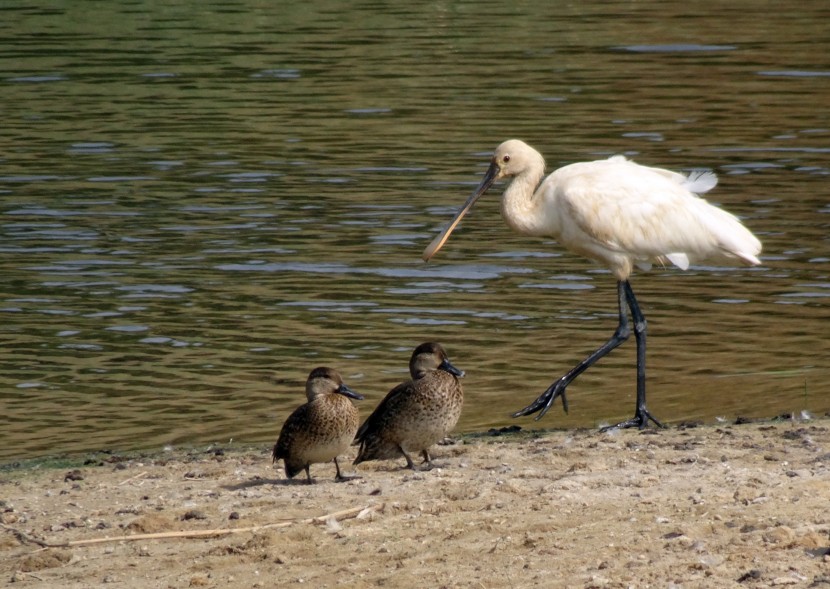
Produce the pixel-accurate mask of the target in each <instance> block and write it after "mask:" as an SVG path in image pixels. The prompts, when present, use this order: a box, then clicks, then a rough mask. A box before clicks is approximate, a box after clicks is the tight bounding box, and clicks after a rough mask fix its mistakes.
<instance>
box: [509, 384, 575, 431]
mask: <svg viewBox="0 0 830 589" xmlns="http://www.w3.org/2000/svg"><path fill="white" fill-rule="evenodd" d="M568 382H569V381H568V380H566V378H565V377H564V376H563V377H562V378H560V379H559V380H557V381H556V382H554V383H553V384H552V385H550V386H549V387H548V388H547V389H546V390H545V392H544V393H542V394H541V395H539V397H538V398H537V399H536V400H535V401H533V403H531V404H530V405H528V406H527V407H525V408H524V409H520V410H519V411H516V412H515V413H514V414H513V417H522V416H524V415H531V414H533V413H536V412H537V411H539V415H537V416H536V420H537V421H538V420H540V419H542V417H543V416H544V415H545V413H547V412H548V410H549V409H550V408H551V406H552V405H553V402H554V401H556V399H557V397H561V398H562V409H564V410H565V413H567V412H568V397H567V396H566V395H565V389H566V388H567V387H568Z"/></svg>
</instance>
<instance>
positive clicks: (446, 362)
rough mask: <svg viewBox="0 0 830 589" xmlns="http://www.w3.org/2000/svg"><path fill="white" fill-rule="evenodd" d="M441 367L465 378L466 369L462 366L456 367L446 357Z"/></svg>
mask: <svg viewBox="0 0 830 589" xmlns="http://www.w3.org/2000/svg"><path fill="white" fill-rule="evenodd" d="M439 368H440V369H441V370H445V371H446V372H449V373H450V374H454V375H455V376H457V377H458V378H464V374H465V373H464V371H463V370H461V369H460V368H456V367H455V366H453V365H452V363H451V362H450V361H449V360H448V359H446V358H444V361H443V362H441V366H439Z"/></svg>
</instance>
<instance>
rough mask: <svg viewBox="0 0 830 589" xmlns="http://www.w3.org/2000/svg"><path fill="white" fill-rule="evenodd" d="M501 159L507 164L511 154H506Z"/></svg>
mask: <svg viewBox="0 0 830 589" xmlns="http://www.w3.org/2000/svg"><path fill="white" fill-rule="evenodd" d="M501 161H503V162H504V163H505V164H506V163H507V162H509V161H510V156H509V155H505V156H504V157H503V158H501Z"/></svg>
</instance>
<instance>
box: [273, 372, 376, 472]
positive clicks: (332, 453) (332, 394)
mask: <svg viewBox="0 0 830 589" xmlns="http://www.w3.org/2000/svg"><path fill="white" fill-rule="evenodd" d="M305 394H306V397H307V398H308V403H306V404H305V405H301V406H300V407H297V409H295V410H294V412H293V413H292V414H291V415H289V416H288V419H286V420H285V423H284V424H283V425H282V430H281V431H280V437H279V439H278V440H277V443H276V444H275V445H274V451H273V453H272V454H271V456H272V458H273V461H274V462H275V463H276V462H277V461H278V460H282V461H283V462H284V463H285V476H287V477H288V478H293V477H294V476H295V475H296V474H297V473H299V472H300V471H301V470H305V474H306V477H307V479H308V484H311V483H313V482H314V481H313V480H312V478H311V472H310V471H309V466H310V465H311V464H313V463H317V462H329V461H330V460H334V467H335V469H336V470H337V475H336V476H335V480H336V481H343V480H347V477H344V476H343V475H342V474H341V473H340V465H339V464H337V456H338V455H339V454H342V453H343V452H344V451H345V450H346V449H347V448H348V447H349V444H351V442H352V440H353V439H354V436H355V432H356V431H357V425H358V423H359V421H358V415H357V409H356V408H355V406H354V405H353V404H352V402H351V401H349V399H347V398H346V397H350V398H352V399H358V400H362V399H363V395H360V394H358V393H356V392H354V391H353V390H352V389H350V388H349V387H348V386H346V385H345V384H343V379H342V378H341V377H340V374H339V373H338V372H337V371H336V370H333V369H331V368H325V367H320V368H315V369H314V370H312V371H311V373H310V374H309V375H308V380H307V381H306V383H305Z"/></svg>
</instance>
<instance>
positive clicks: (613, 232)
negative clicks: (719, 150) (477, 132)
mask: <svg viewBox="0 0 830 589" xmlns="http://www.w3.org/2000/svg"><path fill="white" fill-rule="evenodd" d="M544 173H545V160H544V159H543V158H542V156H541V154H539V152H538V151H536V150H535V149H533V148H532V147H530V146H529V145H527V144H526V143H524V142H522V141H519V140H518V139H511V140H509V141H505V142H504V143H502V144H501V145H499V146H498V148H496V152H495V153H494V154H493V159H492V161H491V163H490V167H489V169H488V170H487V173H486V174H485V175H484V178H483V179H482V181H481V184H479V185H478V188H476V189H475V191H474V192H473V194H472V195H471V196H470V197H469V198H468V199H467V202H466V203H464V206H463V207H461V210H459V211H458V213H457V214H456V215H455V218H454V219H453V220H452V221H451V222H450V224H449V225H447V227H446V228H445V229H444V230H443V231H442V232H441V233H440V234H439V235H438V236H436V237H435V239H434V240H433V241H432V243H430V244H429V246H427V248H426V249H425V250H424V260H426V261H429V259H430V258H432V257H433V256H434V255H435V254H436V253H438V250H440V249H441V248H442V247H443V245H444V244H445V243H446V241H447V239H448V238H449V236H450V234H451V233H452V231H453V230H454V229H455V227H456V226H457V225H458V223H459V222H460V221H461V219H462V217H464V215H465V214H467V212H468V211H469V210H470V209H471V208H472V206H473V204H475V202H476V201H477V200H478V199H479V197H481V195H483V194H484V193H485V192H486V191H487V189H488V188H490V186H492V184H493V183H494V182H496V181H497V180H500V179H502V178H511V179H512V180H511V181H510V184H508V185H507V188H506V189H505V191H504V195H503V196H502V199H501V214H502V217H504V220H505V222H506V223H507V224H508V225H509V226H510V227H511V228H512V229H513V230H514V231H517V232H518V233H522V234H524V235H537V236H549V237H553V238H554V239H556V240H557V241H558V242H559V243H560V244H562V245H563V246H565V247H566V248H567V249H569V250H571V251H572V252H574V253H577V254H582V255H583V256H586V257H588V258H591V259H592V260H596V261H597V262H599V263H601V264H603V265H605V266H606V267H607V268H608V269H609V270H610V271H611V272H612V273H613V274H614V276H615V277H616V279H617V297H618V301H619V325H618V326H617V329H616V331H615V332H614V334H613V335H612V336H611V338H610V339H609V340H608V341H607V342H605V343H604V344H603V345H602V346H600V347H599V348H597V349H596V350H595V351H594V352H592V353H591V354H590V355H589V356H588V357H587V358H585V359H584V360H583V361H582V362H580V363H579V364H577V365H576V366H574V367H573V368H572V369H571V370H569V371H568V372H567V373H565V375H563V376H562V377H561V378H559V379H558V380H556V381H555V382H554V383H553V384H551V386H550V387H548V389H547V390H546V391H545V392H544V393H542V395H541V396H539V398H538V399H536V400H535V401H534V402H533V403H531V404H530V405H528V406H527V407H525V408H524V409H521V410H520V411H517V412H516V413H514V414H513V417H519V416H522V415H530V414H531V413H535V412H537V411H539V412H540V413H539V415H538V417H537V418H536V419H539V418H541V417H542V416H543V415H544V414H545V413H547V411H548V409H550V407H551V405H552V404H553V402H554V401H555V400H556V398H557V397H562V405H563V407H564V409H565V411H566V412H567V410H568V402H567V397H566V396H565V389H566V388H567V387H568V385H569V384H570V383H571V382H572V381H573V380H574V379H575V378H576V377H578V376H579V375H580V374H582V373H583V372H584V371H585V370H586V369H588V368H589V367H590V366H592V365H593V364H594V363H595V362H596V361H597V360H599V359H600V358H602V357H603V356H605V355H606V354H608V353H609V352H610V351H611V350H613V349H614V348H616V347H617V346H619V345H620V344H621V343H623V342H624V341H625V340H627V339H628V338H629V337H630V336H631V327H630V326H629V323H628V314H627V311H626V307H628V309H629V310H630V311H631V319H632V322H633V324H634V337H635V339H636V341H637V401H636V403H637V404H636V408H635V411H634V417H633V418H631V419H629V420H627V421H623V422H621V423H618V424H616V425H615V426H612V427H619V428H628V427H635V426H636V427H639V428H640V429H642V428H644V427H646V425H647V424H648V422H649V420H651V421H653V422H654V423H655V424H657V425H658V426H661V427H662V424H661V423H660V422H659V421H657V420H656V419H655V418H654V417H652V415H651V414H650V413H649V412H648V410H647V409H646V367H645V362H646V320H645V317H644V316H643V313H642V311H640V306H639V304H638V303H637V299H636V297H635V296H634V291H633V290H632V288H631V284H630V283H629V281H628V278H629V276H630V275H631V272H632V270H633V269H634V266H637V267H638V268H641V269H646V270H647V269H649V268H650V267H651V265H652V264H660V265H663V266H665V265H668V264H669V263H672V264H674V265H675V266H677V267H679V268H681V269H683V270H685V269H687V268H688V267H689V264H691V263H693V262H697V261H700V260H704V259H705V260H712V261H719V260H720V261H725V262H730V261H733V262H734V261H737V262H740V263H743V264H745V265H752V266H754V265H757V264H760V263H761V262H760V260H758V254H759V253H760V252H761V242H760V241H758V239H757V238H756V237H755V236H754V235H753V234H752V233H751V232H750V231H749V230H748V229H747V228H746V227H744V226H743V225H742V224H741V222H740V221H738V219H737V218H736V217H735V216H734V215H731V214H730V213H727V212H726V211H724V210H722V209H719V208H717V207H715V206H713V205H711V204H709V203H708V202H706V201H705V200H704V199H702V198H700V197H699V196H697V195H699V194H703V193H705V192H708V191H709V190H711V189H712V188H714V187H715V185H716V184H717V177H716V176H715V174H713V173H711V172H694V173H692V174H689V175H688V176H686V175H683V174H678V173H676V172H672V171H669V170H663V169H660V168H649V167H647V166H641V165H639V164H636V163H634V162H632V161H630V160H627V159H626V158H625V157H623V156H620V155H617V156H614V157H611V158H609V159H607V160H598V161H593V162H582V163H576V164H570V165H567V166H564V167H562V168H559V169H558V170H556V171H554V172H553V173H551V174H550V176H548V177H547V178H546V179H544V181H543V180H542V176H543V175H544Z"/></svg>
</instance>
